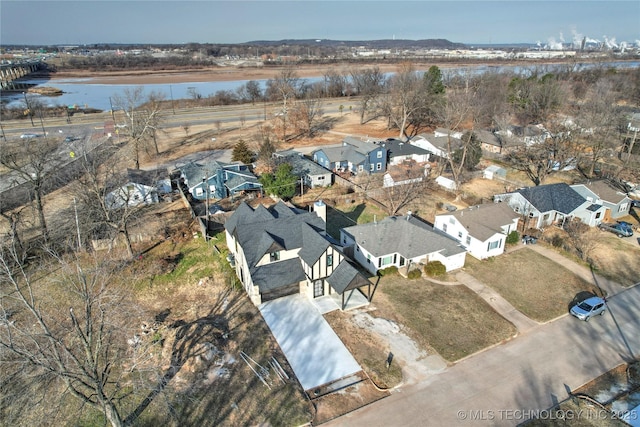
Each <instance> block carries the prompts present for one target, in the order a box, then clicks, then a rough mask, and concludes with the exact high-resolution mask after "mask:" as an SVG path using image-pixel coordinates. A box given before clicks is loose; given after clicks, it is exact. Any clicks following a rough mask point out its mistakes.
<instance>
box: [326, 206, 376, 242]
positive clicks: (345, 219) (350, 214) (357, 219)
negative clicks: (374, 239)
mask: <svg viewBox="0 0 640 427" xmlns="http://www.w3.org/2000/svg"><path fill="white" fill-rule="evenodd" d="M386 216H387V215H386V214H385V213H384V212H383V211H382V210H381V209H380V208H378V207H377V206H376V205H374V204H373V203H368V204H365V203H360V204H355V203H354V204H349V205H341V206H336V208H333V207H331V206H327V232H328V233H329V234H330V235H331V236H332V237H333V238H334V239H340V229H341V228H345V227H351V226H353V225H357V224H366V223H369V222H373V220H374V217H377V218H378V219H379V220H380V219H382V218H384V217H386Z"/></svg>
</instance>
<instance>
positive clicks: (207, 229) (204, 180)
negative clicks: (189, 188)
mask: <svg viewBox="0 0 640 427" xmlns="http://www.w3.org/2000/svg"><path fill="white" fill-rule="evenodd" d="M202 185H203V186H204V188H205V193H204V197H205V201H204V203H205V209H206V220H207V225H206V227H205V230H206V231H205V236H204V240H205V241H206V242H208V241H209V183H208V182H207V177H206V176H203V177H202Z"/></svg>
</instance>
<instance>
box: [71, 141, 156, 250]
mask: <svg viewBox="0 0 640 427" xmlns="http://www.w3.org/2000/svg"><path fill="white" fill-rule="evenodd" d="M79 161H81V162H82V167H83V175H82V176H80V177H79V179H78V180H77V181H75V182H74V183H73V187H74V193H75V194H76V196H77V198H78V204H79V207H80V212H81V213H82V215H81V220H82V221H83V223H84V224H85V226H86V227H87V229H88V234H94V235H96V234H97V235H99V236H102V235H103V234H104V229H105V227H106V228H107V229H108V230H110V231H111V232H112V233H115V234H116V235H118V234H121V235H122V236H123V238H124V241H125V246H126V250H127V254H128V255H129V257H133V246H132V243H131V235H130V227H131V224H132V223H133V222H134V221H135V219H136V218H138V217H139V215H140V213H141V210H142V209H143V208H144V207H145V205H144V204H137V203H134V202H135V201H134V200H133V198H134V197H135V193H134V192H133V191H131V190H133V189H131V188H129V187H125V186H124V184H126V182H127V180H126V176H125V173H124V171H121V170H120V169H118V166H117V165H118V164H120V163H121V162H120V161H119V155H118V153H113V151H112V150H110V149H109V148H105V149H100V150H98V151H96V152H94V153H93V154H92V155H91V156H85V157H82V158H81V159H80V160H79Z"/></svg>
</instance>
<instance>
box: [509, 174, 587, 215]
mask: <svg viewBox="0 0 640 427" xmlns="http://www.w3.org/2000/svg"><path fill="white" fill-rule="evenodd" d="M516 192H517V193H520V194H521V195H522V196H523V197H524V198H525V199H527V201H529V203H531V204H532V205H533V206H534V207H535V208H536V209H537V210H538V211H540V212H549V211H557V212H560V213H563V214H567V215H568V214H570V213H571V212H573V211H574V210H575V209H576V208H578V207H579V206H580V205H582V204H583V203H584V202H586V201H587V200H586V199H585V198H584V197H582V196H581V195H580V194H578V193H577V192H576V191H575V190H574V189H573V188H571V187H570V186H569V185H567V184H565V183H563V182H560V183H557V184H548V185H540V186H537V187H527V188H520V189H518V190H516Z"/></svg>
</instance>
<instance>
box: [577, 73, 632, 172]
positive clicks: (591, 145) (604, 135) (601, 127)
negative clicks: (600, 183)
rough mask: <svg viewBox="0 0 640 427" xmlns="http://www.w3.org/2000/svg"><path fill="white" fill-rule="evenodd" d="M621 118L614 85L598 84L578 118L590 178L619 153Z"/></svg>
mask: <svg viewBox="0 0 640 427" xmlns="http://www.w3.org/2000/svg"><path fill="white" fill-rule="evenodd" d="M620 118H621V114H620V111H619V108H618V107H617V105H616V99H615V92H614V91H613V88H612V83H611V82H609V81H603V80H600V81H598V82H597V83H596V84H595V85H594V86H593V89H592V90H591V91H590V93H589V95H588V99H587V100H586V101H585V102H583V103H582V104H581V105H580V109H579V112H578V114H576V122H577V124H578V126H579V127H580V128H581V129H580V130H581V137H582V138H581V141H582V143H583V145H584V147H583V152H584V153H585V155H586V156H587V157H588V159H589V168H588V171H587V175H588V176H590V177H592V176H593V175H594V171H595V167H596V165H597V164H598V162H599V161H600V160H601V159H602V158H603V157H604V156H605V154H606V153H607V152H609V153H613V152H614V151H615V150H617V149H618V147H619V145H620V138H619V131H618V124H619V122H620Z"/></svg>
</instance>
